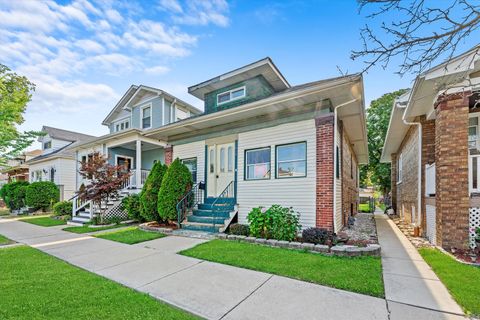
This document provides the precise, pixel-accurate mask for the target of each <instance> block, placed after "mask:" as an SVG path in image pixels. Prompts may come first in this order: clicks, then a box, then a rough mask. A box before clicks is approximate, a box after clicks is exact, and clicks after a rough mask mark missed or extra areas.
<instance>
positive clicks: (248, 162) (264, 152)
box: [245, 147, 271, 180]
mask: <svg viewBox="0 0 480 320" xmlns="http://www.w3.org/2000/svg"><path fill="white" fill-rule="evenodd" d="M270 156H271V152H270V147H267V148H259V149H250V150H246V151H245V180H263V179H270Z"/></svg>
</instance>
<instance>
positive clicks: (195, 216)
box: [182, 198, 236, 233]
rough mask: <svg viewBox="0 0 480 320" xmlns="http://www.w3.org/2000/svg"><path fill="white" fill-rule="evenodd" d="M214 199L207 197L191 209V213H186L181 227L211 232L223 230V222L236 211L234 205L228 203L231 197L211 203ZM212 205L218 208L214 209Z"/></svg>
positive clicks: (224, 226) (224, 225) (229, 218)
mask: <svg viewBox="0 0 480 320" xmlns="http://www.w3.org/2000/svg"><path fill="white" fill-rule="evenodd" d="M215 199H216V198H207V199H205V203H202V204H199V205H198V208H197V209H193V210H192V214H191V215H188V216H187V219H186V221H185V222H183V223H182V229H184V230H192V231H204V232H211V233H217V232H221V231H224V230H225V228H226V224H225V222H226V221H227V222H229V221H230V220H231V218H232V217H233V215H235V213H236V212H235V207H234V206H233V205H231V204H230V203H232V200H233V199H219V200H218V201H217V203H216V204H215V205H213V202H214V201H215ZM214 206H215V208H217V209H220V210H218V211H216V210H215V211H214V210H213V209H214V208H213V207H214ZM232 214H233V215H232Z"/></svg>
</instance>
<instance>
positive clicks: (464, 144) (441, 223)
mask: <svg viewBox="0 0 480 320" xmlns="http://www.w3.org/2000/svg"><path fill="white" fill-rule="evenodd" d="M468 97H469V94H468V93H458V94H451V95H447V96H445V95H443V96H440V97H439V98H438V100H437V103H436V105H435V111H436V120H435V166H436V173H435V175H436V201H435V202H436V215H437V244H438V245H440V246H442V247H444V248H446V249H450V248H462V249H465V248H467V245H468V215H469V208H470V199H469V190H468V112H469V106H468Z"/></svg>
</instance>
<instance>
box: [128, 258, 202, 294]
mask: <svg viewBox="0 0 480 320" xmlns="http://www.w3.org/2000/svg"><path fill="white" fill-rule="evenodd" d="M204 262H205V261H198V262H197V263H194V264H192V265H191V266H188V267H185V268H182V269H180V270H177V271H174V272H171V273H169V274H166V275H164V276H162V277H160V278H158V279H155V280H152V281H150V282H147V283H145V284H142V285H141V286H138V287H135V289H136V290H140V288H143V287H145V286H148V285H149V284H152V283H154V282H156V281H159V280H162V279H165V278H167V277H170V276H173V275H174V274H177V273H179V272H182V271H185V270H188V269H190V268H193V267H195V266H198V265H199V264H201V263H204Z"/></svg>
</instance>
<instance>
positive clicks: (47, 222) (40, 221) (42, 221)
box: [20, 217, 67, 227]
mask: <svg viewBox="0 0 480 320" xmlns="http://www.w3.org/2000/svg"><path fill="white" fill-rule="evenodd" d="M20 221H23V222H28V223H31V224H35V225H37V226H42V227H53V226H60V225H63V224H67V222H66V221H65V220H58V219H53V218H52V217H38V218H35V217H28V218H23V219H20Z"/></svg>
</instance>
